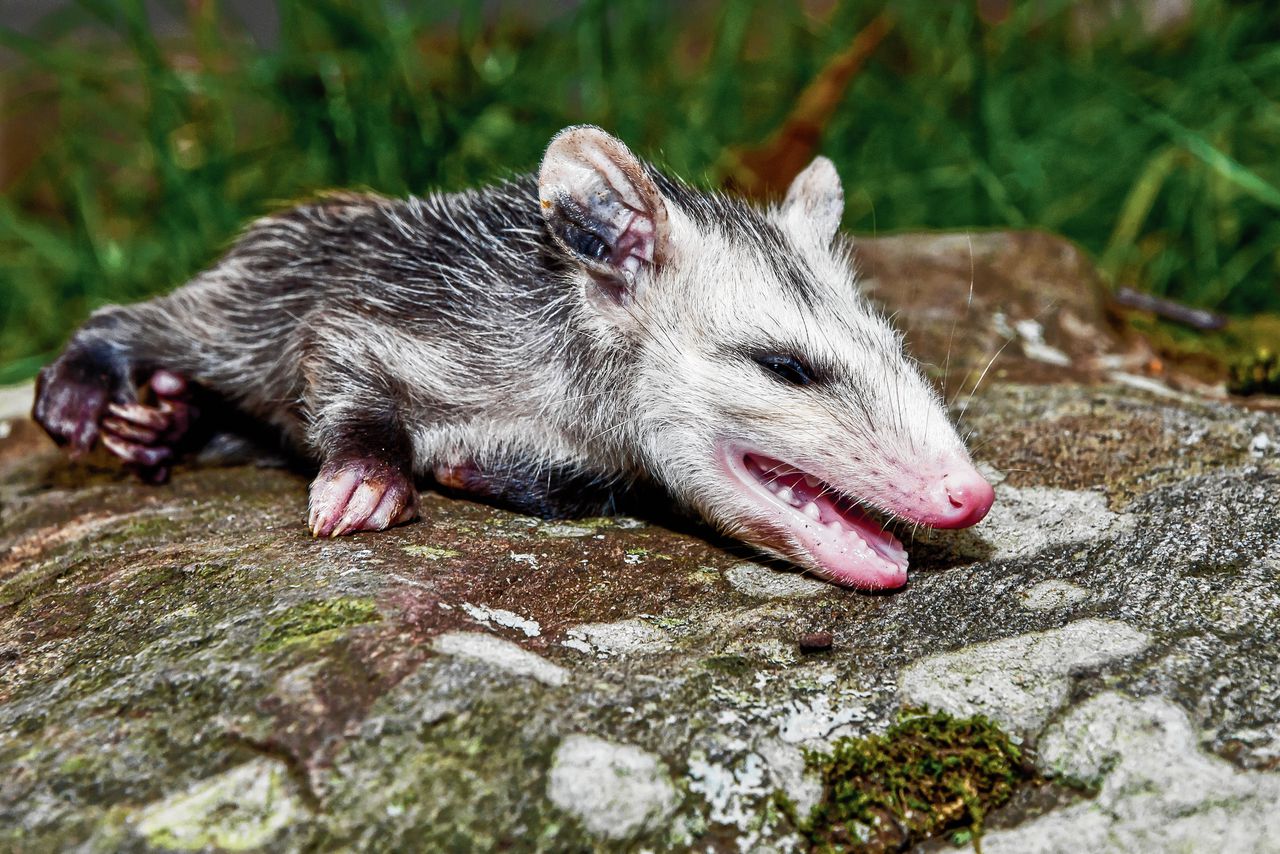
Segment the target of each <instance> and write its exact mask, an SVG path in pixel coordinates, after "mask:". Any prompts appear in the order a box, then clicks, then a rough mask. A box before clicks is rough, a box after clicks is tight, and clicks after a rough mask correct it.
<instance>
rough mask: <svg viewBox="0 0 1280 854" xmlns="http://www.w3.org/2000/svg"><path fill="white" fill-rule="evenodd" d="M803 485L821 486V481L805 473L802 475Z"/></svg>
mask: <svg viewBox="0 0 1280 854" xmlns="http://www.w3.org/2000/svg"><path fill="white" fill-rule="evenodd" d="M804 485H805V486H821V485H822V481H820V480H818V479H817V478H816V477H814V476H813V475H811V474H806V475H805V476H804Z"/></svg>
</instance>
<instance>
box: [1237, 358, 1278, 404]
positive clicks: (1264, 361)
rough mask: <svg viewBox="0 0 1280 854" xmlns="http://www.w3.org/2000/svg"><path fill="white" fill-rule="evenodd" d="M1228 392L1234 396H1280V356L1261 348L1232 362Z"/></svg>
mask: <svg viewBox="0 0 1280 854" xmlns="http://www.w3.org/2000/svg"><path fill="white" fill-rule="evenodd" d="M1227 390H1228V391H1230V392H1231V393H1232V394H1276V395H1280V354H1277V353H1275V352H1273V351H1271V350H1269V349H1267V348H1266V347H1259V348H1258V349H1257V350H1255V351H1254V352H1253V353H1250V354H1248V355H1245V356H1242V357H1240V358H1239V359H1237V360H1236V361H1234V362H1232V363H1231V368H1230V372H1229V375H1228V378H1227Z"/></svg>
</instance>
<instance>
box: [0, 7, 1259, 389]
mask: <svg viewBox="0 0 1280 854" xmlns="http://www.w3.org/2000/svg"><path fill="white" fill-rule="evenodd" d="M479 5H480V4H458V5H457V6H456V7H451V6H449V5H448V4H444V3H395V2H390V0H385V1H384V2H356V0H279V3H278V7H279V13H280V17H281V23H282V26H281V30H280V32H281V35H280V38H279V40H278V42H276V43H275V44H273V45H271V46H270V47H262V46H258V45H255V44H254V43H253V42H252V40H251V39H249V38H248V37H247V36H246V35H245V33H244V31H243V29H242V28H241V27H240V26H239V25H238V24H237V22H236V21H235V20H234V19H233V18H232V16H231V15H230V14H228V13H226V12H225V11H224V10H220V7H219V6H218V4H217V3H216V2H215V0H203V2H197V3H187V4H178V3H176V2H174V3H173V7H174V12H175V14H177V15H180V16H186V17H187V19H188V22H189V28H188V35H186V36H183V37H181V38H177V39H173V40H169V41H164V42H161V41H158V40H157V38H156V37H155V36H154V35H153V33H152V31H151V29H150V28H149V26H148V24H147V21H146V19H145V16H144V13H143V11H142V9H143V7H142V3H141V2H140V0H118V2H111V0H80V2H79V3H78V4H77V5H75V6H74V7H72V8H70V9H67V10H64V11H62V12H59V13H57V14H56V15H51V16H50V17H49V18H48V19H47V20H45V21H44V23H43V24H42V25H41V27H40V29H39V31H38V32H37V33H35V34H34V35H31V36H22V35H18V34H17V33H15V32H11V31H7V30H3V29H0V49H3V50H6V51H7V52H8V53H9V54H10V56H11V57H14V61H13V62H11V63H10V64H9V68H8V70H7V71H5V72H3V74H2V75H0V96H2V97H0V109H2V110H3V114H0V124H4V125H6V126H7V127H8V128H9V129H10V132H9V133H8V134H7V138H8V144H7V146H6V148H7V152H8V153H7V157H8V159H9V161H10V163H9V168H8V174H7V177H6V178H5V179H4V180H5V181H6V182H7V183H5V184H4V185H0V189H2V191H3V195H2V196H0V382H6V381H12V380H15V379H19V378H21V377H24V376H28V375H30V374H31V373H33V372H34V370H35V369H36V368H37V367H38V366H39V365H40V364H41V363H42V362H43V361H45V360H46V359H48V358H49V357H50V356H51V355H52V354H53V353H54V352H56V349H57V348H58V347H59V346H60V345H61V343H62V342H63V340H64V339H65V336H66V335H67V334H68V332H69V330H70V329H71V328H73V327H74V326H75V325H76V324H78V323H79V322H81V321H82V320H83V318H84V317H85V316H86V314H87V313H88V312H89V311H91V310H92V309H93V308H95V307H97V306H99V305H102V304H105V303H108V302H115V301H123V300H136V299H140V298H143V297H146V296H148V295H150V294H154V293H157V292H161V291H164V290H166V289H168V288H171V287H172V286H174V285H176V284H179V283H181V282H182V281H183V280H185V279H186V278H187V277H188V276H190V275H191V274H192V273H193V272H194V271H196V270H198V269H199V268H200V267H201V266H203V265H205V264H207V263H209V262H210V261H211V260H212V259H213V258H214V257H215V256H216V255H217V254H218V253H219V252H220V251H221V250H222V249H223V248H225V246H226V245H227V242H228V241H229V240H230V239H231V238H232V236H233V235H234V234H235V232H236V231H237V229H238V228H239V227H240V226H241V225H242V224H243V223H244V222H245V220H247V219H248V218H250V217H252V216H255V215H257V214H260V213H263V212H264V211H266V210H268V209H270V208H271V207H272V206H274V205H276V204H279V203H282V202H285V201H287V200H290V199H294V198H298V197H300V196H303V195H306V194H309V193H312V192H314V191H316V190H318V189H321V188H327V187H335V186H344V187H366V188H370V189H374V190H378V191H382V192H387V193H408V192H423V191H426V190H429V189H432V188H437V187H443V188H457V187H462V186H465V185H467V184H470V183H473V182H476V181H480V180H484V179H488V178H494V177H498V176H501V175H505V174H509V173H511V172H514V171H518V170H525V169H530V168H532V167H534V166H535V164H536V163H537V160H538V157H539V155H540V153H541V149H542V147H543V146H544V145H545V144H546V141H547V140H548V139H549V138H550V136H551V135H552V134H553V133H554V132H555V131H556V130H557V129H559V128H560V127H562V126H564V125H565V124H568V123H571V122H580V121H590V122H595V123H598V124H601V125H603V126H605V127H607V128H609V129H611V130H612V131H614V132H616V133H617V134H619V135H620V136H622V137H623V138H624V139H626V140H627V141H628V142H630V143H631V144H632V145H633V147H635V148H636V149H637V150H639V151H640V152H643V153H645V154H647V155H649V156H652V157H655V158H657V159H659V160H661V161H663V162H665V163H666V164H667V165H669V166H670V167H671V168H673V169H674V170H676V171H678V172H680V173H682V174H684V175H685V176H687V177H690V178H692V179H694V180H697V181H701V182H704V183H708V184H711V183H717V182H718V181H719V180H720V179H721V178H722V177H723V175H722V174H721V172H720V171H719V170H720V169H721V168H723V164H724V162H725V161H724V152H725V151H726V150H727V149H729V148H732V147H751V146H754V145H758V144H759V143H760V142H762V141H763V140H764V139H766V138H767V137H768V136H769V134H770V133H771V132H772V131H774V130H775V129H777V128H778V126H779V125H780V124H781V123H782V122H783V121H784V120H785V118H786V115H787V112H788V109H789V108H790V107H791V105H792V104H794V102H795V100H796V97H797V95H798V93H799V92H800V91H801V90H802V89H803V87H804V86H805V84H806V83H807V82H808V81H810V80H811V79H812V78H813V77H814V76H815V75H816V74H817V73H818V72H819V71H820V70H821V68H822V67H823V65H824V63H825V62H826V61H827V60H828V59H829V58H830V57H832V56H834V55H836V54H838V53H839V52H840V51H841V50H843V49H844V48H845V47H846V46H847V45H848V44H849V42H850V41H851V39H852V38H853V37H854V36H855V35H856V34H857V33H858V32H860V31H861V30H862V29H863V28H864V27H866V26H867V24H868V22H869V21H871V19H872V18H873V17H874V16H875V15H876V14H877V13H878V12H880V11H881V10H882V8H883V4H872V3H866V2H849V3H841V4H836V5H835V6H834V8H832V9H830V10H828V11H825V12H823V13H822V14H821V15H817V14H814V15H811V14H808V13H806V12H805V11H804V9H803V8H802V7H801V6H800V5H799V4H796V5H792V4H776V3H765V2H751V0H729V2H725V3H723V4H719V5H713V4H708V3H693V4H689V3H672V2H651V0H618V2H611V3H605V2H602V0H584V2H582V3H580V4H577V5H576V6H574V7H573V8H572V9H571V10H569V11H564V12H559V13H554V14H552V15H551V17H549V18H547V19H543V20H537V21H535V20H533V19H532V18H530V17H528V16H527V15H525V14H523V13H520V12H519V10H520V9H521V8H524V7H523V5H522V4H516V3H507V4H503V5H502V7H501V11H500V12H499V13H491V14H488V15H487V16H482V15H481V14H479V13H477V12H475V11H472V9H473V7H475V6H479ZM821 5H822V4H816V6H821ZM988 5H998V4H988ZM1079 5H1080V4H1073V3H1069V2H1066V0H1059V2H1053V0H1050V1H1049V2H1044V3H1025V4H1023V3H1013V4H1011V8H1012V10H1013V11H1012V12H1011V13H1010V14H1009V16H1008V17H1007V18H1006V19H1005V20H1003V21H1000V22H990V21H983V20H980V19H979V18H978V17H977V16H976V14H975V11H974V9H975V7H974V5H973V4H970V3H935V2H932V0H900V2H891V3H889V4H888V8H889V9H890V10H891V13H892V14H893V16H894V18H895V20H896V21H897V26H896V27H895V28H894V29H893V31H892V32H891V33H890V34H889V36H888V37H887V38H886V39H885V41H884V42H883V43H881V44H880V46H879V47H878V48H877V49H876V51H875V53H874V54H873V56H872V57H871V60H870V61H869V62H868V63H867V65H866V66H865V67H864V68H863V69H862V71H861V72H860V73H859V74H858V75H857V76H856V77H855V78H854V80H853V82H852V84H851V86H850V88H849V90H848V92H847V93H846V94H845V95H844V97H843V99H842V100H841V101H840V103H839V105H838V108H837V109H836V111H835V113H834V115H833V116H832V118H831V120H830V121H829V122H828V123H827V124H826V127H825V128H824V130H823V137H822V142H821V149H822V150H823V151H824V152H826V153H827V154H829V155H830V156H831V157H832V158H833V159H834V160H835V161H836V163H837V165H838V166H839V168H840V171H841V173H842V175H843V176H844V178H845V182H846V185H847V188H848V197H849V204H848V210H847V213H846V218H845V225H846V226H847V227H849V228H851V229H854V230H856V231H860V232H867V233H870V232H886V231H896V230H905V229H918V228H939V229H956V228H966V229H968V228H988V227H990V228H999V227H1017V228H1023V227H1036V228H1044V229H1049V230H1052V231H1056V232H1060V233H1062V234H1065V235H1066V236H1068V237H1070V238H1072V239H1074V240H1076V241H1078V242H1079V243H1081V244H1082V245H1083V246H1084V247H1086V248H1087V249H1088V250H1090V251H1091V252H1092V253H1093V254H1094V255H1095V257H1097V258H1098V259H1099V261H1100V263H1101V264H1102V266H1103V268H1104V270H1105V272H1106V273H1107V274H1108V276H1110V277H1111V278H1112V280H1113V281H1115V282H1117V283H1122V284H1129V285H1134V286H1137V287H1140V288H1143V289H1145V290H1148V291H1151V292H1153V293H1156V294H1160V295H1165V296H1171V297H1173V298H1176V299H1179V300H1182V301H1185V302H1188V303H1191V304H1195V305H1200V306H1205V307H1209V308H1214V309H1217V310H1221V311H1225V312H1228V313H1232V314H1236V315H1246V314H1250V313H1255V312H1262V311H1269V312H1275V311H1280V287H1278V286H1277V279H1278V278H1280V216H1278V215H1277V213H1278V209H1280V165H1277V163H1278V162H1280V158H1276V156H1275V152H1276V151H1278V150H1280V6H1277V5H1276V4H1274V3H1269V2H1253V3H1242V2H1234V3H1232V2H1226V0H1203V2H1200V3H1198V4H1196V6H1195V13H1194V16H1193V20H1192V21H1191V22H1189V23H1188V24H1187V25H1185V26H1184V27H1181V28H1179V29H1178V30H1177V31H1176V32H1174V33H1172V34H1168V35H1164V36H1161V37H1158V38H1145V37H1141V36H1139V35H1136V32H1137V30H1136V29H1135V27H1134V26H1133V22H1132V21H1129V22H1122V24H1121V25H1120V26H1118V27H1116V29H1115V31H1114V33H1109V34H1108V33H1104V34H1102V35H1099V36H1097V37H1095V38H1093V39H1091V40H1087V41H1086V40H1082V39H1080V38H1078V37H1073V36H1072V32H1073V30H1072V14H1073V13H1072V12H1071V8H1072V7H1073V6H1075V7H1078V6H1079ZM816 6H815V8H816Z"/></svg>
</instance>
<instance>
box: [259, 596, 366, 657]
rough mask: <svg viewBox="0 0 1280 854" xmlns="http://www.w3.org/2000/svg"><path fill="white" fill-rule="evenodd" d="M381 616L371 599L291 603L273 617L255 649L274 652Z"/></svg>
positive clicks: (330, 635) (331, 634) (327, 635)
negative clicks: (288, 607) (291, 604)
mask: <svg viewBox="0 0 1280 854" xmlns="http://www.w3.org/2000/svg"><path fill="white" fill-rule="evenodd" d="M380 619H382V615H381V614H379V613H378V609H377V607H376V606H375V605H374V604H373V600H372V599H328V600H325V601H321V602H306V603H303V604H301V605H295V606H294V607H292V608H290V609H288V610H287V611H285V612H284V613H281V614H277V615H276V616H275V617H273V618H272V619H271V621H270V623H269V624H268V626H267V629H266V631H264V632H263V633H262V639H261V640H259V641H258V649H259V650H261V651H263V652H274V651H276V650H278V649H281V648H283V647H286V646H290V645H292V644H295V643H300V642H303V641H316V640H327V639H329V638H330V637H332V636H334V635H336V634H338V633H340V632H342V631H343V630H344V629H347V628H350V627H351V626H358V625H361V624H363V623H372V622H376V621H378V620H380Z"/></svg>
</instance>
